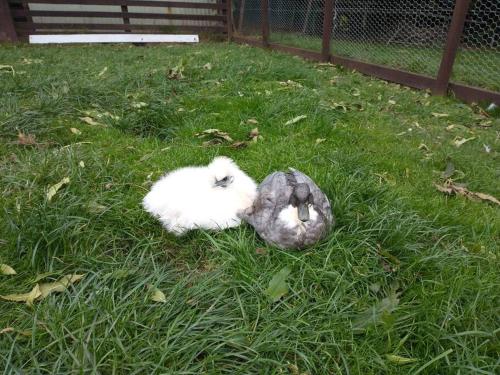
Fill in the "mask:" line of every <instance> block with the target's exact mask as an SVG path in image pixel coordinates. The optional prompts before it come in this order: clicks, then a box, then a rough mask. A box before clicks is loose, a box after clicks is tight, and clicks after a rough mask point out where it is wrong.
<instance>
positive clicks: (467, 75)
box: [271, 32, 500, 91]
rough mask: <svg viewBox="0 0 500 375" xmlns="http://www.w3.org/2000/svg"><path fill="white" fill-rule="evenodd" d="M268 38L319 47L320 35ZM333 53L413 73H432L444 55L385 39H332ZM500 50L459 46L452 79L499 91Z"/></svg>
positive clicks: (274, 34)
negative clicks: (361, 40) (368, 41)
mask: <svg viewBox="0 0 500 375" xmlns="http://www.w3.org/2000/svg"><path fill="white" fill-rule="evenodd" d="M271 41H272V42H275V43H280V44H284V45H290V46H294V47H300V48H305V49H310V50H314V51H321V38H320V37H315V36H310V35H304V34H297V33H278V32H275V33H271ZM331 48H332V53H333V54H336V55H339V56H344V57H350V58H353V59H355V60H361V61H366V62H370V63H374V64H379V65H386V66H388V67H392V68H397V69H401V70H405V71H409V72H413V73H419V74H424V75H428V76H431V77H435V76H436V75H437V72H438V70H439V64H440V63H441V58H442V55H443V48H444V47H439V46H436V47H435V48H430V47H415V46H408V47H406V46H403V45H399V44H390V45H389V44H386V43H362V42H356V41H348V40H336V39H335V40H332V42H331ZM499 67H500V51H495V50H494V49H492V50H489V51H488V50H484V49H483V50H474V49H468V50H465V49H459V51H458V54H457V58H456V62H455V65H454V68H453V74H452V78H451V79H452V81H453V82H459V83H465V84H468V85H472V86H478V87H481V88H485V89H489V90H494V91H500V78H499V77H500V68H499Z"/></svg>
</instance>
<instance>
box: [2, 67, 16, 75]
mask: <svg viewBox="0 0 500 375" xmlns="http://www.w3.org/2000/svg"><path fill="white" fill-rule="evenodd" d="M7 71H9V73H12V75H13V76H15V75H16V71H15V70H14V67H13V66H12V65H0V73H3V72H7Z"/></svg>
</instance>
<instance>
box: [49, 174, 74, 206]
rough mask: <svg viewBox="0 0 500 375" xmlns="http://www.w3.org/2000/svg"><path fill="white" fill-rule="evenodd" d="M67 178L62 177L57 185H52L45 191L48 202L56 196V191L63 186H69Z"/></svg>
mask: <svg viewBox="0 0 500 375" xmlns="http://www.w3.org/2000/svg"><path fill="white" fill-rule="evenodd" d="M69 181H70V180H69V177H64V178H63V179H62V180H61V181H59V182H58V183H57V184H55V185H52V186H51V187H50V188H49V190H48V191H47V200H48V201H50V200H51V199H52V197H54V195H56V193H57V191H58V190H59V189H60V188H61V187H63V185H66V184H69Z"/></svg>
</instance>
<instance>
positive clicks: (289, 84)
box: [279, 79, 303, 88]
mask: <svg viewBox="0 0 500 375" xmlns="http://www.w3.org/2000/svg"><path fill="white" fill-rule="evenodd" d="M279 84H280V85H281V86H285V87H291V88H301V87H303V86H302V85H301V84H300V83H298V82H295V81H292V80H290V79H289V80H288V81H281V82H279Z"/></svg>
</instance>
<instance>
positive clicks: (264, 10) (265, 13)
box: [260, 0, 269, 47]
mask: <svg viewBox="0 0 500 375" xmlns="http://www.w3.org/2000/svg"><path fill="white" fill-rule="evenodd" d="M260 13H261V21H262V44H263V45H264V47H269V0H261V1H260Z"/></svg>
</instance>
